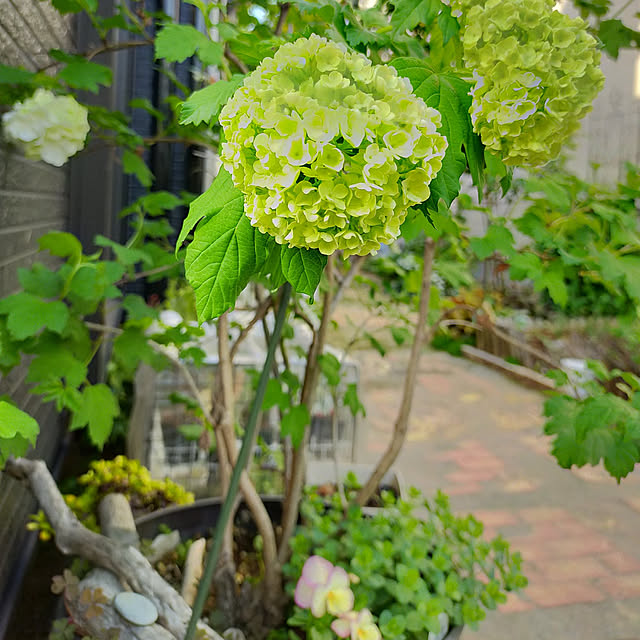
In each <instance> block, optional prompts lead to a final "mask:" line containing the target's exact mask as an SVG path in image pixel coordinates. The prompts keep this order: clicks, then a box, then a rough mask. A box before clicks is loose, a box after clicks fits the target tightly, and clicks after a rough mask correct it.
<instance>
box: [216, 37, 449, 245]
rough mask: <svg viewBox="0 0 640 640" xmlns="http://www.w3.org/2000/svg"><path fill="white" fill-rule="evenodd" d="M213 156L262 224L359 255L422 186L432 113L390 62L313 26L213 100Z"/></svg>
mask: <svg viewBox="0 0 640 640" xmlns="http://www.w3.org/2000/svg"><path fill="white" fill-rule="evenodd" d="M220 122H221V124H222V126H223V128H224V134H225V138H226V142H224V143H223V144H222V150H221V158H222V161H223V163H224V166H225V168H226V169H227V170H228V171H229V172H230V173H231V175H232V177H233V181H234V183H235V185H236V186H237V187H238V188H239V189H240V190H241V191H242V192H243V193H244V195H245V212H246V214H247V216H248V217H249V218H250V220H251V224H252V225H254V226H255V227H257V228H258V229H259V230H260V231H261V232H263V233H267V234H269V235H271V236H273V237H274V238H275V240H276V241H277V242H278V243H280V244H288V245H289V246H291V247H303V248H316V249H319V250H320V251H321V252H322V253H324V254H327V255H329V254H331V253H333V252H334V251H337V250H342V251H343V252H344V255H345V256H349V255H354V254H355V255H367V254H369V253H372V252H375V251H377V250H378V249H379V248H380V244H381V243H390V242H392V241H393V240H395V239H396V238H397V237H398V235H399V233H400V225H401V224H402V222H403V221H404V219H405V217H406V214H407V209H408V208H409V207H411V206H414V205H416V204H419V203H421V202H424V201H425V200H426V199H427V198H428V197H429V186H428V185H429V182H430V181H431V180H433V178H434V176H435V175H436V174H437V173H438V171H439V170H440V168H441V167H442V159H443V157H444V153H445V150H446V148H447V141H446V139H445V138H444V137H443V136H442V135H440V134H439V133H438V132H437V129H438V127H439V126H440V114H439V113H438V112H437V111H436V110H435V109H432V108H430V107H427V106H426V104H425V103H424V101H423V100H422V99H421V98H418V97H416V96H415V95H414V94H413V92H412V89H411V84H410V83H409V81H408V80H407V79H405V78H400V77H398V75H397V72H396V70H395V69H393V68H391V67H387V66H384V65H373V64H372V63H371V61H370V60H368V59H367V58H366V57H365V56H363V55H362V54H359V53H354V52H351V51H348V50H347V48H346V47H344V46H343V45H340V44H336V43H333V42H330V41H328V40H326V39H325V38H321V37H319V36H316V35H313V36H311V37H310V38H308V39H307V38H301V39H299V40H297V41H295V42H293V43H291V44H286V45H283V46H282V47H280V49H279V50H278V51H277V52H276V54H275V55H274V57H273V58H266V59H265V60H264V61H263V62H262V64H261V65H260V66H259V67H258V68H257V69H256V70H255V71H254V72H253V73H252V74H251V75H250V76H248V77H247V78H246V80H245V81H244V85H243V86H242V87H241V88H240V89H238V91H236V93H235V94H234V96H233V97H232V98H231V100H229V102H228V103H227V104H226V105H225V107H224V108H223V109H222V112H221V114H220Z"/></svg>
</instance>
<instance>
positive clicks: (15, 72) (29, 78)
mask: <svg viewBox="0 0 640 640" xmlns="http://www.w3.org/2000/svg"><path fill="white" fill-rule="evenodd" d="M36 77H37V76H36V74H35V73H33V72H32V71H27V70H26V69H23V68H22V67H10V66H7V65H6V64H0V84H26V85H30V84H33V83H34V82H35V81H36Z"/></svg>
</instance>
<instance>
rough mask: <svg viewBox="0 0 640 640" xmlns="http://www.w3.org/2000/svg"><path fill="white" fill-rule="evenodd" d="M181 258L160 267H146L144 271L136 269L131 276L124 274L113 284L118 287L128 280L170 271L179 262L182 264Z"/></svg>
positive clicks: (133, 280)
mask: <svg viewBox="0 0 640 640" xmlns="http://www.w3.org/2000/svg"><path fill="white" fill-rule="evenodd" d="M182 262H183V261H182V260H179V261H177V262H175V263H174V264H165V265H163V266H162V267H155V268H153V269H147V270H146V271H137V272H136V273H134V274H133V275H132V276H130V275H129V274H125V275H124V276H122V278H120V280H118V281H117V282H116V283H115V285H116V287H119V286H121V285H123V284H127V283H128V282H135V281H136V280H141V279H142V278H148V277H149V276H155V275H157V274H159V273H164V272H165V271H170V270H171V269H174V268H175V267H176V266H178V265H179V264H182Z"/></svg>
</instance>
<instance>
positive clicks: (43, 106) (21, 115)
mask: <svg viewBox="0 0 640 640" xmlns="http://www.w3.org/2000/svg"><path fill="white" fill-rule="evenodd" d="M2 122H3V125H4V127H3V129H4V136H5V138H6V139H7V140H9V141H10V142H13V143H15V144H17V145H18V146H20V147H21V148H22V150H23V151H24V154H25V155H26V156H27V158H31V159H32V160H44V162H47V163H48V164H52V165H54V166H55V167H61V166H62V165H63V164H64V163H65V162H66V161H67V160H68V159H69V158H70V157H71V156H72V155H74V154H75V153H76V152H78V151H80V150H81V149H82V148H83V147H84V143H85V138H86V137H87V134H88V133H89V121H88V117H87V109H86V108H85V107H83V106H82V105H81V104H78V102H76V100H75V98H72V97H71V96H57V95H55V94H54V93H52V92H51V91H47V90H46V89H38V90H37V91H36V92H35V93H34V94H33V96H32V97H31V98H27V99H26V100H25V101H24V102H17V103H16V104H15V105H13V109H12V110H11V111H9V112H7V113H5V114H4V115H3V116H2Z"/></svg>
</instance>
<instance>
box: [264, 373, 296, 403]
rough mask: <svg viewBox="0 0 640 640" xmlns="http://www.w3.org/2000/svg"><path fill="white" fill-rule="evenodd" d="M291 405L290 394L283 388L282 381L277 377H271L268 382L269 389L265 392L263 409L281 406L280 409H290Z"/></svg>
mask: <svg viewBox="0 0 640 640" xmlns="http://www.w3.org/2000/svg"><path fill="white" fill-rule="evenodd" d="M290 405H291V400H290V399H289V394H288V393H286V392H284V391H283V390H282V385H281V384H280V381H279V380H277V379H276V378H270V379H269V382H267V389H266V391H265V393H264V400H263V401H262V409H263V410H264V411H267V410H268V409H271V408H272V407H280V409H282V410H285V409H288V408H289V406H290Z"/></svg>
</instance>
